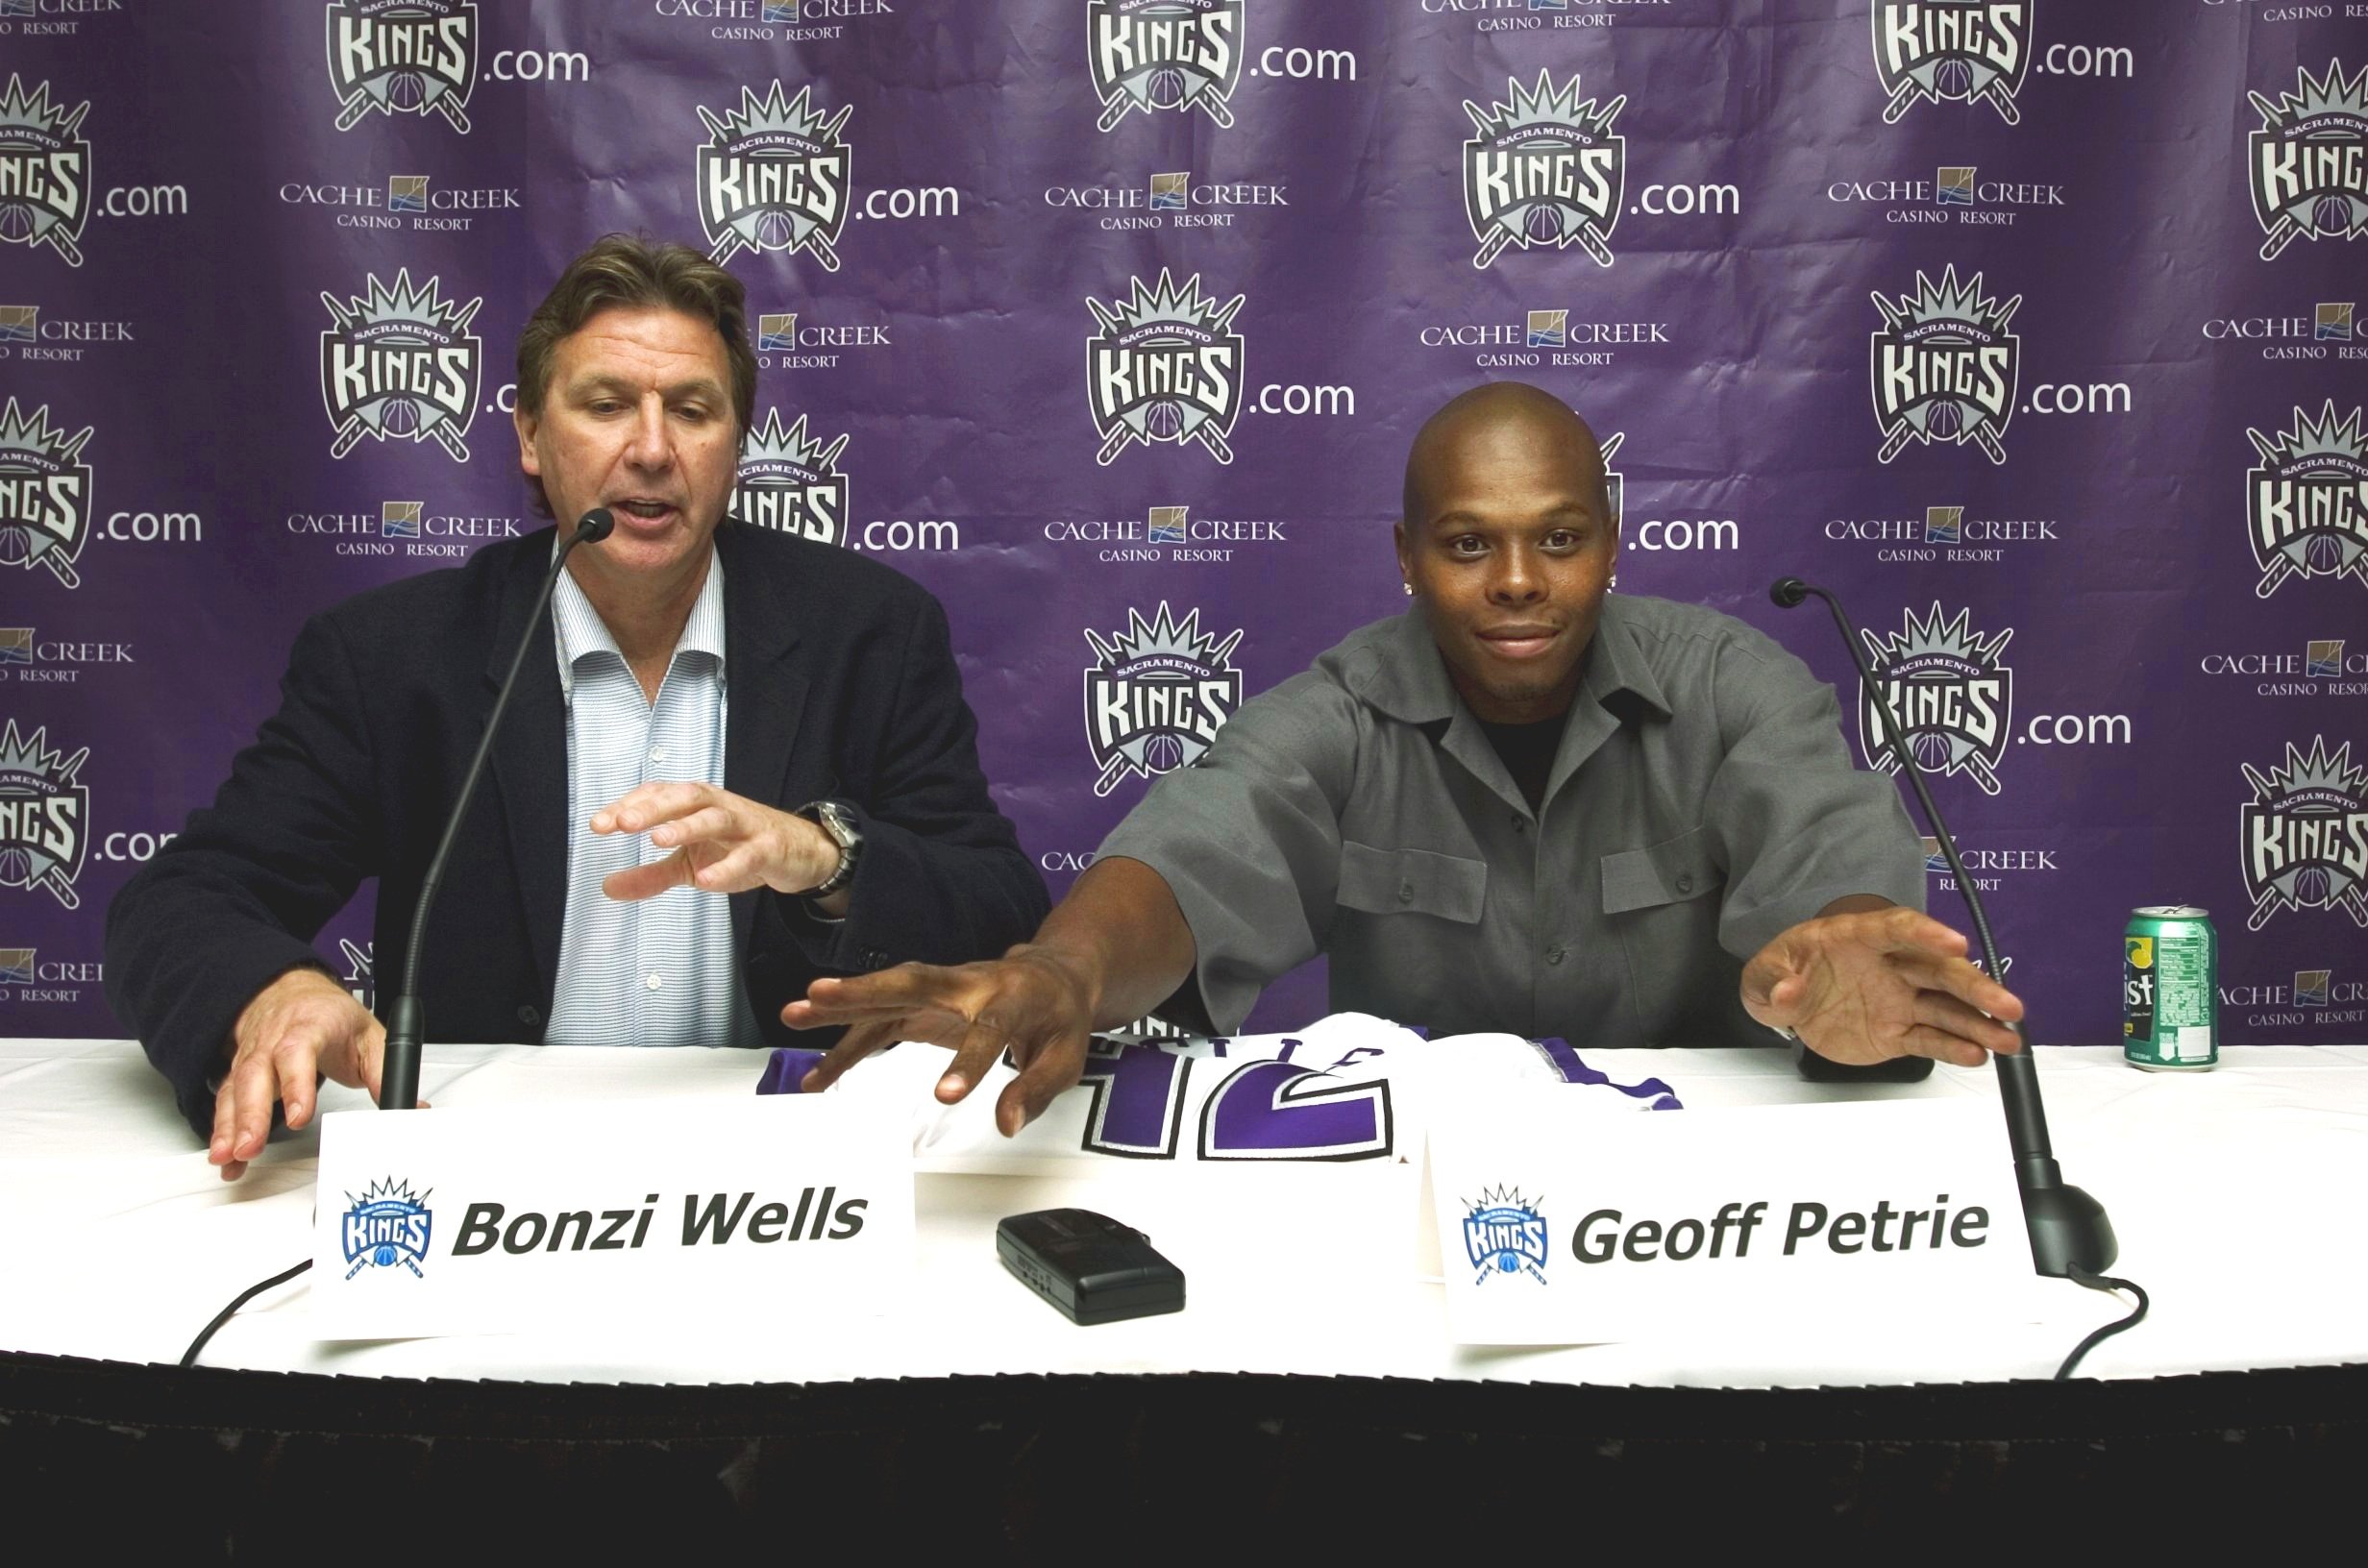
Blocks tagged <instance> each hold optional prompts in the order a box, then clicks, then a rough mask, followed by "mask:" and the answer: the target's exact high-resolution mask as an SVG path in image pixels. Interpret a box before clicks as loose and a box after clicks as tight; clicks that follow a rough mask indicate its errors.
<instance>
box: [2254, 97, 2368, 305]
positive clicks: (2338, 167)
mask: <svg viewBox="0 0 2368 1568" xmlns="http://www.w3.org/2000/svg"><path fill="white" fill-rule="evenodd" d="M2295 74H2296V76H2297V77H2298V78H2300V80H2299V82H2298V84H2297V86H2296V87H2295V90H2294V91H2292V92H2281V93H2280V94H2278V96H2277V98H2276V100H2275V101H2272V100H2271V99H2270V98H2268V97H2267V96H2265V95H2264V94H2261V93H2258V92H2255V93H2249V94H2247V96H2248V97H2250V98H2251V99H2252V100H2253V107H2254V109H2255V110H2257V111H2258V112H2259V114H2260V116H2261V128H2260V129H2259V130H2258V131H2255V132H2253V133H2251V134H2250V135H2247V136H2246V138H2245V141H2246V146H2247V148H2248V150H2249V151H2250V153H2251V155H2252V156H2251V158H2250V159H2249V164H2250V170H2249V172H2250V174H2251V178H2252V184H2253V215H2254V216H2255V217H2256V218H2257V219H2258V220H2259V221H2260V225H2261V230H2262V233H2264V234H2265V235H2266V236H2267V237H2266V238H2264V239H2263V240H2262V241H2261V259H2262V260H2264V261H2271V260H2275V259H2277V257H2278V254H2279V253H2280V252H2282V251H2283V250H2284V249H2285V248H2286V247H2287V246H2288V245H2291V244H2292V243H2294V241H2295V240H2297V239H2300V238H2304V237H2308V238H2310V239H2357V238H2358V237H2359V236H2360V234H2361V233H2364V232H2368V63H2362V64H2361V66H2360V68H2359V69H2358V70H2357V71H2355V72H2354V73H2353V74H2352V76H2351V77H2350V78H2349V79H2348V80H2347V79H2346V78H2345V76H2344V74H2343V62H2342V61H2337V60H2331V61H2328V62H2327V74H2326V76H2325V77H2315V76H2312V75H2311V74H2310V72H2309V71H2308V70H2307V69H2304V70H2299V71H2297V72H2296V73H2295Z"/></svg>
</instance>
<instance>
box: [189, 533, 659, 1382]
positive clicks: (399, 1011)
mask: <svg viewBox="0 0 2368 1568" xmlns="http://www.w3.org/2000/svg"><path fill="white" fill-rule="evenodd" d="M616 526H617V520H616V518H615V517H614V516H612V515H610V513H609V510H608V508H607V507H605V506H601V507H596V508H594V509H593V510H591V511H589V512H586V513H584V514H583V518H582V520H581V521H580V522H579V523H578V524H577V525H576V531H575V532H574V533H571V534H569V535H568V536H567V537H566V538H565V539H564V540H562V541H561V542H560V544H559V548H558V551H556V552H555V554H553V556H552V557H551V570H550V571H548V572H546V573H544V574H543V586H542V591H541V592H540V593H538V594H536V595H535V596H534V608H533V609H532V610H531V611H530V612H529V614H528V616H527V629H526V634H525V635H524V636H522V637H520V638H519V639H518V651H517V652H516V653H514V654H512V655H511V656H510V661H509V674H506V675H504V676H503V677H502V689H501V691H500V692H499V693H497V694H496V695H495V697H494V699H493V713H492V714H491V716H490V717H488V718H487V719H486V720H485V733H484V734H483V735H482V736H481V737H479V739H478V742H477V755H476V756H474V757H472V758H470V759H469V771H468V773H467V775H466V776H465V777H463V778H462V779H461V781H460V796H459V798H458V799H456V800H455V801H454V802H453V811H452V816H451V817H450V818H448V819H446V821H445V823H444V837H443V840H442V841H441V842H440V843H438V844H437V845H436V846H435V858H434V859H432V860H431V861H429V862H428V874H427V876H426V877H425V878H423V879H422V880H421V882H420V885H419V902H418V904H417V905H416V906H414V908H413V909H412V911H411V940H410V943H409V944H408V945H407V946H406V947H405V948H404V952H403V990H402V991H400V992H397V993H396V995H395V1000H394V1005H393V1006H391V1007H389V1008H388V1009H387V1010H386V1055H385V1058H384V1060H383V1062H382V1064H381V1066H380V1068H379V1109H380V1110H382V1111H410V1110H414V1109H416V1108H417V1107H418V1105H419V1044H420V1040H421V1038H422V1036H423V1035H424V1034H425V1032H426V1029H427V1022H426V1017H425V1016H424V1014H423V1012H422V1010H421V1008H420V1005H419V950H420V947H421V945H422V943H425V942H426V941H427V937H428V912H429V910H431V909H432V908H433V907H434V905H435V894H436V889H437V888H438V887H440V886H441V885H442V884H443V881H444V863H445V862H446V861H447V860H450V859H451V858H452V853H453V841H454V840H455V839H457V838H458V837H459V836H460V821H461V819H462V818H464V817H466V816H467V815H468V812H469V801H470V800H471V799H473V798H475V796H476V795H477V777H478V775H479V774H480V773H481V772H484V771H485V758H486V757H487V756H488V755H489V754H491V752H492V750H493V737H494V734H495V732H496V731H498V730H499V729H500V728H501V727H502V715H503V713H504V711H505V710H506V709H507V708H508V707H509V694H510V691H511V689H512V688H514V687H515V686H516V685H517V684H518V671H519V669H520V668H521V667H522V666H524V665H525V663H526V662H527V649H530V648H531V647H533V646H534V628H535V627H536V626H538V625H541V624H542V620H543V612H544V610H545V609H546V608H548V607H549V605H550V603H551V591H552V590H553V589H554V588H555V587H557V586H558V582H559V574H560V573H561V572H562V571H564V570H565V569H566V566H567V553H568V551H572V550H574V549H575V548H576V547H577V546H578V545H596V544H599V543H600V542H601V541H602V540H603V539H605V538H607V537H608V531H609V530H610V529H611V528H613V527H616ZM191 1348H192V1349H194V1348H195V1347H191Z"/></svg>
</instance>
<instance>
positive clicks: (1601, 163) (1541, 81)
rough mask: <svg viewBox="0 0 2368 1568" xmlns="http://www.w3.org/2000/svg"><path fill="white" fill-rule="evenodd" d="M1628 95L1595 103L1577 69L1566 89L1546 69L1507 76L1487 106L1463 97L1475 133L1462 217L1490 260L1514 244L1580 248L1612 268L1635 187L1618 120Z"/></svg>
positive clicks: (1477, 261)
mask: <svg viewBox="0 0 2368 1568" xmlns="http://www.w3.org/2000/svg"><path fill="white" fill-rule="evenodd" d="M1627 103H1628V99H1627V97H1626V95H1624V94H1623V95H1621V96H1619V97H1616V98H1614V99H1613V100H1612V101H1611V102H1610V103H1608V104H1603V105H1598V104H1597V103H1596V102H1595V100H1594V99H1592V98H1585V99H1582V98H1581V97H1580V96H1579V78H1578V76H1577V75H1576V74H1575V73H1574V74H1573V75H1572V76H1571V78H1570V80H1569V81H1568V82H1566V83H1565V84H1564V85H1563V86H1561V87H1559V88H1557V87H1556V86H1554V83H1553V79H1552V78H1551V77H1550V76H1549V75H1548V74H1547V73H1546V72H1545V71H1544V70H1540V71H1539V72H1538V85H1537V86H1535V87H1524V86H1521V84H1520V83H1519V82H1518V81H1517V80H1515V79H1513V78H1510V77H1508V78H1507V79H1506V81H1505V98H1504V101H1503V102H1501V103H1492V104H1491V105H1489V106H1488V108H1486V109H1482V108H1481V107H1480V106H1479V105H1478V104H1476V103H1473V102H1472V101H1471V100H1470V99H1468V98H1467V99H1466V100H1464V112H1465V113H1466V114H1468V115H1469V116H1470V117H1471V124H1472V132H1473V135H1472V138H1471V139H1470V140H1469V141H1467V142H1466V143H1464V215H1465V217H1466V218H1467V219H1468V220H1469V221H1470V224H1471V233H1472V237H1473V238H1474V239H1477V240H1478V241H1480V249H1479V251H1478V253H1477V254H1475V255H1474V256H1473V257H1472V258H1471V264H1472V265H1473V266H1475V267H1486V266H1488V265H1489V263H1491V262H1492V261H1494V260H1495V259H1496V258H1497V257H1498V256H1500V255H1502V254H1503V253H1504V250H1505V248H1506V247H1507V246H1509V245H1517V246H1519V247H1520V248H1521V249H1522V250H1525V251H1526V250H1529V249H1531V248H1532V247H1534V246H1540V245H1543V246H1550V247H1552V248H1553V249H1555V250H1558V251H1559V250H1562V249H1563V248H1565V247H1566V246H1570V245H1576V246H1578V247H1579V248H1580V249H1582V250H1584V251H1585V252H1586V253H1587V254H1588V255H1589V256H1591V257H1594V258H1595V264H1596V265H1598V266H1604V267H1608V266H1610V265H1611V264H1612V263H1613V261H1614V260H1615V259H1616V257H1614V256H1613V255H1612V243H1611V241H1612V231H1613V230H1614V229H1616V228H1617V227H1618V226H1619V214H1620V198H1621V192H1622V191H1623V190H1625V189H1626V188H1627V184H1628V138H1627V137H1625V136H1621V135H1614V134H1613V132H1612V122H1613V121H1614V120H1616V119H1617V118H1618V117H1619V111H1620V110H1622V109H1624V108H1626V107H1627Z"/></svg>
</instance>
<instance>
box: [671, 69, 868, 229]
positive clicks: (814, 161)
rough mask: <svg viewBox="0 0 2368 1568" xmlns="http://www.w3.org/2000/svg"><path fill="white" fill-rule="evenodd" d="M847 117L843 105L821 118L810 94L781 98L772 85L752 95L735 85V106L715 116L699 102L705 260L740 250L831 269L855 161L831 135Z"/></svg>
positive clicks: (803, 92)
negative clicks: (800, 256) (801, 258)
mask: <svg viewBox="0 0 2368 1568" xmlns="http://www.w3.org/2000/svg"><path fill="white" fill-rule="evenodd" d="M854 112H855V110H854V109H853V107H852V106H848V107H843V108H841V109H840V110H839V111H838V112H837V113H836V114H833V115H831V116H830V117H829V118H827V119H825V118H824V117H823V112H822V110H820V109H818V108H817V107H815V104H814V89H813V88H811V87H800V88H799V89H798V96H797V97H795V98H784V97H783V95H782V92H781V84H780V83H778V82H776V83H774V84H773V90H772V91H771V92H768V93H767V94H766V95H765V96H764V97H762V98H759V97H757V96H756V93H755V90H754V89H753V88H751V87H742V88H741V89H740V107H739V109H737V110H730V111H728V112H726V113H723V114H717V113H715V112H714V111H713V110H709V109H707V108H706V107H705V106H704V105H702V106H701V107H700V110H699V118H700V120H701V122H702V123H703V124H704V125H705V126H706V128H707V141H706V143H705V145H703V146H702V147H701V148H700V149H699V221H700V222H701V223H702V224H703V225H704V226H705V228H706V231H707V254H708V255H710V256H712V257H714V258H715V259H716V260H718V261H729V260H730V259H731V258H732V257H735V256H737V255H739V254H740V253H741V252H742V251H791V252H796V251H805V252H808V253H810V254H811V255H812V256H813V257H814V259H815V260H817V261H820V262H821V263H822V264H823V266H824V268H825V269H826V271H830V272H836V271H838V270H839V250H838V244H839V231H840V230H842V229H844V228H846V227H847V214H848V211H849V207H848V199H847V183H848V178H849V175H850V172H851V170H852V168H853V166H854V156H855V154H854V149H853V148H851V147H850V146H848V145H847V143H846V142H845V141H844V140H842V139H841V136H840V133H842V132H844V131H845V130H846V129H847V122H848V120H849V118H850V117H851V116H852V115H853V114H854Z"/></svg>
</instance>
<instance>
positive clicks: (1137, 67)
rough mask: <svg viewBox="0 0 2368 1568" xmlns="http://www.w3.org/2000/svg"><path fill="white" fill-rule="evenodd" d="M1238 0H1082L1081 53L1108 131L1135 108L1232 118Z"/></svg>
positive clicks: (1224, 121) (1223, 121)
mask: <svg viewBox="0 0 2368 1568" xmlns="http://www.w3.org/2000/svg"><path fill="white" fill-rule="evenodd" d="M1242 7H1243V0H1086V7H1085V37H1086V60H1087V62H1088V64H1089V66H1090V67H1091V69H1092V70H1093V73H1094V96H1095V97H1096V98H1098V99H1099V100H1101V119H1100V121H1099V127H1100V129H1102V130H1104V131H1107V130H1110V129H1111V128H1112V127H1113V126H1116V125H1117V124H1118V123H1119V121H1121V120H1122V119H1124V118H1125V117H1126V116H1127V115H1129V114H1132V113H1134V112H1135V111H1137V110H1141V111H1142V112H1144V113H1146V114H1150V113H1155V112H1157V111H1159V110H1175V111H1177V112H1179V113H1181V112H1186V111H1189V110H1200V112H1202V113H1203V114H1206V115H1207V116H1208V117H1209V118H1210V120H1211V121H1213V122H1214V123H1216V124H1218V125H1221V126H1230V125H1231V124H1233V107H1232V105H1231V104H1230V103H1229V102H1228V100H1230V99H1231V98H1232V97H1233V89H1234V88H1235V87H1237V86H1240V85H1241V82H1242Z"/></svg>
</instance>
